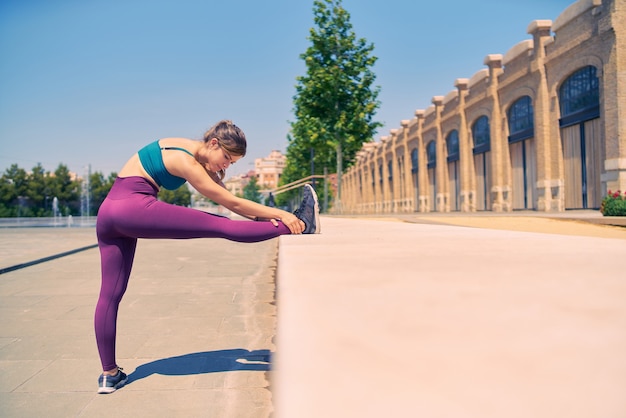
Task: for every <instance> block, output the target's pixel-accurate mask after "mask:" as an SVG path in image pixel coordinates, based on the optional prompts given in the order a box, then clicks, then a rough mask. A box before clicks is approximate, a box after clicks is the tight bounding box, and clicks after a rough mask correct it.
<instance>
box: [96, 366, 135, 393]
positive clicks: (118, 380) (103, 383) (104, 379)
mask: <svg viewBox="0 0 626 418" xmlns="http://www.w3.org/2000/svg"><path fill="white" fill-rule="evenodd" d="M127 380H128V376H126V373H124V372H123V371H122V368H121V367H120V368H119V369H118V370H117V374H116V375H115V376H106V375H104V374H101V375H100V377H99V378H98V393H105V394H106V393H113V392H115V391H116V390H117V389H119V388H121V387H122V386H124V385H125V384H126V381H127Z"/></svg>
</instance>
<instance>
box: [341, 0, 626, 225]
mask: <svg viewBox="0 0 626 418" xmlns="http://www.w3.org/2000/svg"><path fill="white" fill-rule="evenodd" d="M527 32H528V34H530V35H531V36H532V39H527V40H523V41H521V42H520V43H518V44H517V45H514V46H512V47H511V48H510V49H509V51H508V52H506V54H504V55H499V54H494V55H488V56H486V57H485V59H484V65H485V66H486V68H484V69H481V70H480V71H478V72H477V73H475V74H474V75H473V76H472V77H471V78H469V79H465V78H459V79H457V80H455V82H454V87H455V88H454V89H453V90H452V91H450V92H449V93H448V94H447V95H445V96H435V97H433V98H432V105H431V106H430V107H429V108H428V109H423V110H422V109H420V110H417V111H415V117H414V118H413V119H411V120H403V121H402V122H401V126H400V127H398V128H397V129H391V131H390V134H389V135H388V136H383V137H382V138H381V140H380V142H373V143H367V144H364V146H363V148H362V149H361V151H359V153H358V154H357V158H356V160H355V162H354V165H353V166H352V167H350V169H348V170H347V172H346V173H345V175H344V181H343V190H342V209H343V211H344V212H352V213H394V212H449V211H462V212H474V211H496V212H502V211H512V210H524V209H527V210H537V211H545V212H559V211H564V210H566V209H596V208H599V207H600V203H601V200H602V198H603V196H604V195H606V193H607V191H608V190H622V191H623V190H626V122H625V121H626V52H625V51H626V43H625V39H626V2H624V1H621V0H579V1H577V2H575V3H573V4H572V5H571V6H569V7H568V8H567V9H565V10H564V11H563V12H562V13H561V14H560V15H559V16H558V17H557V19H556V20H555V21H554V22H552V21H549V20H536V21H533V22H531V23H530V24H529V26H528V28H527ZM620 121H621V123H620Z"/></svg>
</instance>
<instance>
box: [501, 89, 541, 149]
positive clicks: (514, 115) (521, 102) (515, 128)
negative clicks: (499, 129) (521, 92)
mask: <svg viewBox="0 0 626 418" xmlns="http://www.w3.org/2000/svg"><path fill="white" fill-rule="evenodd" d="M507 116H508V121H509V142H510V143H513V142H517V141H522V140H524V139H528V138H532V137H534V136H535V124H534V118H533V104H532V101H531V100H530V97H528V96H524V97H521V98H519V99H517V100H516V101H515V102H514V103H513V104H512V105H511V107H510V108H509V111H508V112H507Z"/></svg>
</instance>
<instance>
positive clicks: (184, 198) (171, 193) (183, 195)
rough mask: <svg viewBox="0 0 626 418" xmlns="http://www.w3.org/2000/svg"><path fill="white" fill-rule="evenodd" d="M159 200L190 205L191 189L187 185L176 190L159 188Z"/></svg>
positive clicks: (179, 204)
mask: <svg viewBox="0 0 626 418" xmlns="http://www.w3.org/2000/svg"><path fill="white" fill-rule="evenodd" d="M158 198H159V200H162V201H163V202H167V203H171V204H172V205H178V206H190V205H191V191H190V190H189V187H187V185H186V184H185V185H183V186H182V187H179V188H178V189H176V190H167V189H163V188H161V190H159V194H158Z"/></svg>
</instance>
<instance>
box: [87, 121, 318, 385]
mask: <svg viewBox="0 0 626 418" xmlns="http://www.w3.org/2000/svg"><path fill="white" fill-rule="evenodd" d="M245 153H246V137H245V135H244V133H243V131H241V129H239V128H238V127H237V126H236V125H234V124H233V123H232V122H230V121H221V122H218V123H217V124H216V125H215V126H213V127H212V128H211V129H209V130H208V131H207V132H206V133H205V134H204V140H203V141H194V140H191V139H185V138H164V139H161V140H158V141H155V142H153V143H151V144H149V145H147V146H146V147H144V148H142V149H141V150H139V152H138V153H137V154H135V155H133V156H132V157H131V159H130V160H129V161H128V162H127V163H126V165H125V166H124V167H123V168H122V170H121V171H120V172H119V175H118V177H117V179H116V180H115V183H114V184H113V187H112V188H111V191H110V192H109V194H108V196H107V198H106V199H105V200H104V202H102V205H101V206H100V209H99V211H98V220H97V224H96V233H97V235H98V246H99V248H100V257H101V269H102V284H101V288H100V297H99V299H98V304H97V306H96V314H95V321H94V322H95V331H96V341H97V343H98V352H99V354H100V361H101V362H102V370H103V373H102V374H101V375H100V378H99V379H98V386H99V387H98V393H111V392H114V391H115V390H116V389H118V388H120V387H122V386H123V385H124V384H125V383H126V380H127V376H126V374H125V373H124V372H123V371H122V370H121V369H120V368H119V367H118V365H117V363H116V361H115V339H116V322H117V311H118V308H119V304H120V301H121V300H122V296H124V292H125V291H126V287H127V285H128V279H129V277H130V272H131V268H132V265H133V258H134V255H135V248H136V246H137V239H138V238H226V239H229V240H232V241H238V242H258V241H263V240H267V239H271V238H275V237H277V236H279V235H283V234H301V233H305V234H313V233H319V229H320V228H319V208H318V203H317V196H316V195H315V191H314V190H313V188H312V187H311V186H310V185H308V184H307V185H305V188H304V193H303V196H304V197H303V200H302V203H301V204H300V207H299V208H298V209H297V210H296V211H295V212H294V213H293V214H291V213H289V212H286V211H284V210H281V209H278V208H272V207H268V206H264V205H261V204H258V203H255V202H252V201H250V200H246V199H242V198H240V197H237V196H234V195H233V194H231V193H230V192H229V191H228V190H226V188H225V187H224V184H223V183H222V179H223V177H224V175H225V170H226V169H227V168H228V166H230V165H231V164H233V163H235V162H236V161H238V160H239V159H240V158H242V157H243V156H244V155H245ZM185 182H189V184H190V185H191V186H192V187H193V188H194V189H196V190H197V191H198V192H199V193H201V194H202V195H204V196H206V197H208V198H209V199H211V200H212V201H214V202H216V203H218V204H220V205H222V206H224V207H225V208H227V209H229V210H231V211H232V212H234V213H237V214H239V215H241V216H244V217H246V218H249V219H254V220H257V221H258V220H261V221H263V222H250V221H248V220H240V221H237V220H230V219H228V218H225V217H222V216H218V215H212V214H209V213H205V212H201V211H198V210H195V209H191V208H186V207H182V206H175V205H171V204H168V203H165V202H161V201H159V200H157V192H158V191H159V188H160V187H164V188H166V189H169V190H174V189H176V188H178V187H180V186H182V185H183V184H184V183H185Z"/></svg>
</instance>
